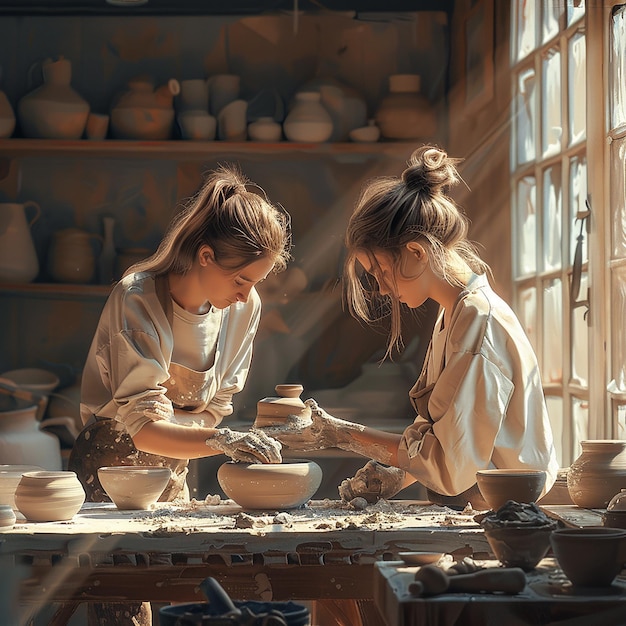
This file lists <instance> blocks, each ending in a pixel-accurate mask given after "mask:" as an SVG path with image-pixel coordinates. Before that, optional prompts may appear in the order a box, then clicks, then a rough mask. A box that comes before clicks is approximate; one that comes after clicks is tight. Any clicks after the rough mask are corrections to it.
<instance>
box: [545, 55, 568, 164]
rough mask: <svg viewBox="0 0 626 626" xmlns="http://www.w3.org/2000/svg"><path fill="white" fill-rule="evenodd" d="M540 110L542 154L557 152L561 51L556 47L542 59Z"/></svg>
mask: <svg viewBox="0 0 626 626" xmlns="http://www.w3.org/2000/svg"><path fill="white" fill-rule="evenodd" d="M541 111H542V119H543V127H542V131H541V147H542V150H543V156H544V157H547V156H550V155H552V154H557V153H558V152H560V150H561V136H562V134H563V123H562V120H561V53H560V52H559V51H558V49H557V48H552V49H551V50H549V51H548V53H547V54H546V56H545V57H544V59H543V81H542V88H541Z"/></svg>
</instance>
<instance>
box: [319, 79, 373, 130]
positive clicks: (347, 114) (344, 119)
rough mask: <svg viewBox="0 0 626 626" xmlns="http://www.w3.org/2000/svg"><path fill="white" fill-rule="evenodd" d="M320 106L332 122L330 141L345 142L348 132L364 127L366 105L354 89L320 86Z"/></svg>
mask: <svg viewBox="0 0 626 626" xmlns="http://www.w3.org/2000/svg"><path fill="white" fill-rule="evenodd" d="M319 92H320V99H321V102H322V105H323V106H324V107H325V108H326V110H327V111H328V113H329V114H330V117H331V119H332V122H333V131H332V134H331V136H330V141H347V140H348V136H349V134H350V132H351V131H352V130H353V129H355V128H361V127H363V126H365V124H366V121H367V105H366V104H365V100H363V98H361V97H360V96H359V94H358V93H357V92H356V90H355V89H352V88H350V87H347V86H345V85H341V84H332V83H330V84H328V83H325V84H321V85H320V87H319Z"/></svg>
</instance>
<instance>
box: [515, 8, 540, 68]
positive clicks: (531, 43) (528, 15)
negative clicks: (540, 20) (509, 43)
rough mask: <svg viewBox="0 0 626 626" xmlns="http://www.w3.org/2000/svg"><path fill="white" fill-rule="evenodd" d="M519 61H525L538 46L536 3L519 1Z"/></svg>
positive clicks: (517, 56)
mask: <svg viewBox="0 0 626 626" xmlns="http://www.w3.org/2000/svg"><path fill="white" fill-rule="evenodd" d="M516 4H517V11H516V15H517V55H516V58H517V60H518V61H519V60H521V59H523V58H524V57H525V56H527V55H528V54H529V53H530V52H532V51H533V50H534V49H535V46H536V45H537V16H536V13H535V10H536V9H535V4H536V3H535V2H528V0H517V3H516Z"/></svg>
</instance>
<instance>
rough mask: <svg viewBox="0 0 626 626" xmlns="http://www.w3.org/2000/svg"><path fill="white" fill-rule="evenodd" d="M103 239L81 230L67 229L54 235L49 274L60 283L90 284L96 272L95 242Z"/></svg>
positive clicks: (51, 244)
mask: <svg viewBox="0 0 626 626" xmlns="http://www.w3.org/2000/svg"><path fill="white" fill-rule="evenodd" d="M94 240H96V241H98V242H100V243H101V242H102V237H101V236H100V235H96V234H95V233H89V232H87V231H85V230H81V229H79V228H65V229H63V230H59V231H57V232H55V233H54V234H53V235H52V241H51V243H50V248H49V250H48V272H49V273H50V276H52V278H53V279H54V280H55V281H57V282H59V283H76V284H87V283H90V282H91V281H92V280H93V278H94V275H95V271H96V252H95V249H94V245H93V241H94Z"/></svg>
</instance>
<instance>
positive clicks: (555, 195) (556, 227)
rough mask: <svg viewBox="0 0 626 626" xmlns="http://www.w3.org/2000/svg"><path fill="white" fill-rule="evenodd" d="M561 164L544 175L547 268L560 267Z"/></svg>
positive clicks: (544, 254) (543, 257)
mask: <svg viewBox="0 0 626 626" xmlns="http://www.w3.org/2000/svg"><path fill="white" fill-rule="evenodd" d="M562 221H563V217H562V194H561V166H560V165H555V166H554V167H550V168H548V169H547V170H546V171H545V172H544V175H543V254H542V259H543V264H542V267H543V269H545V270H554V269H559V268H560V267H561V265H562V263H561V241H562V238H561V229H562Z"/></svg>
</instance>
